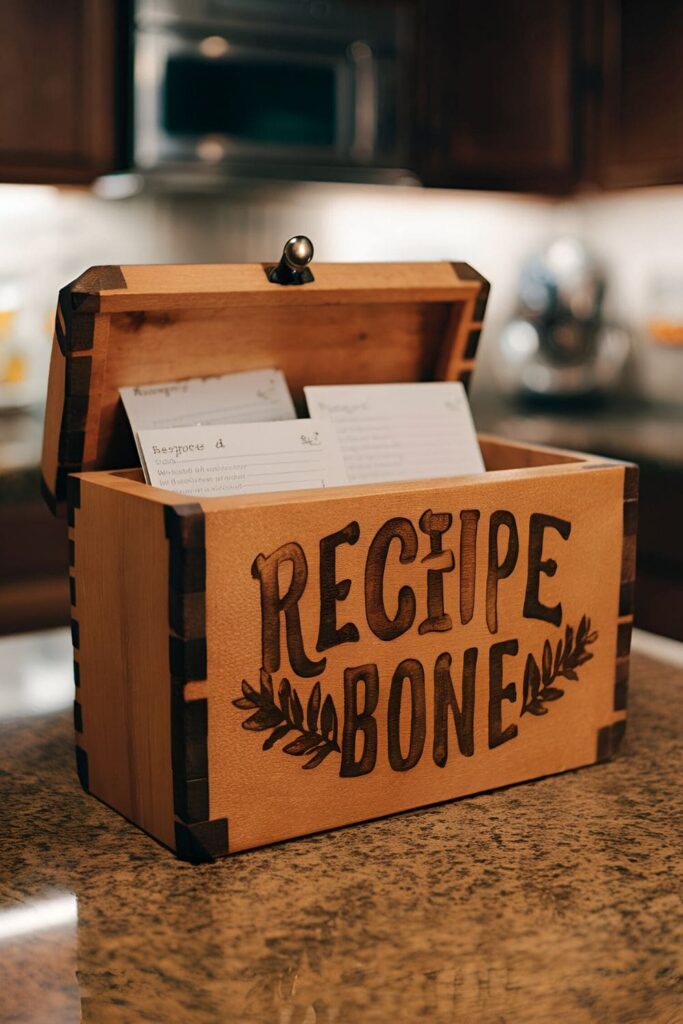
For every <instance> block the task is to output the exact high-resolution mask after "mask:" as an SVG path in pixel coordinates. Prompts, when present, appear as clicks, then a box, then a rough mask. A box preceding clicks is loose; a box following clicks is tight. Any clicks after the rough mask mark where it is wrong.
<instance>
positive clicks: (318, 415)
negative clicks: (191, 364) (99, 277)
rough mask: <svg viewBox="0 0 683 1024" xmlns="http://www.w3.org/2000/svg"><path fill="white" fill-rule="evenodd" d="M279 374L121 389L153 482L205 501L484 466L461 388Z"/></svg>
mask: <svg viewBox="0 0 683 1024" xmlns="http://www.w3.org/2000/svg"><path fill="white" fill-rule="evenodd" d="M304 392H305V395H306V400H307V403H308V408H309V411H310V414H311V418H310V419H296V418H295V416H296V412H295V410H294V405H293V403H292V398H291V395H290V393H289V389H288V387H287V383H286V381H285V379H284V376H283V375H282V373H281V372H280V371H279V370H272V369H269V370H258V371H252V372H248V373H236V374H226V375H225V376H223V377H212V378H207V379H205V380H202V379H196V380H186V381H176V382H174V383H172V384H158V385H150V386H146V387H137V388H122V389H121V397H122V399H123V402H124V405H125V407H126V412H127V413H128V417H129V419H130V423H131V427H132V429H133V433H134V435H135V439H136V443H137V446H138V451H139V453H140V458H141V461H142V466H143V470H144V473H145V478H146V480H147V482H148V483H150V484H153V485H154V486H156V487H164V488H166V489H168V490H172V491H175V492H177V493H180V494H189V495H195V496H198V497H218V496H222V495H230V494H232V495H234V494H249V493H259V492H266V491H281V490H298V489H301V488H309V487H334V486H339V485H342V484H346V483H358V484H361V483H380V482H387V481H396V480H421V479H427V478H433V477H449V476H460V475H464V474H469V473H482V472H483V471H484V464H483V461H482V457H481V452H480V451H479V445H478V443H477V437H476V434H475V431H474V425H473V423H472V416H471V414H470V408H469V404H468V401H467V396H466V394H465V391H464V389H463V386H462V384H460V383H454V382H435V383H421V384H350V385H339V386H337V385H332V386H309V387H305V388H304Z"/></svg>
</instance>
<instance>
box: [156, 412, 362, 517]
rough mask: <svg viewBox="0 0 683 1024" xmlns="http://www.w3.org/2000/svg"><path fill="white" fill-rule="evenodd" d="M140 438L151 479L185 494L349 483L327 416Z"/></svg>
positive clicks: (214, 494) (169, 431)
mask: <svg viewBox="0 0 683 1024" xmlns="http://www.w3.org/2000/svg"><path fill="white" fill-rule="evenodd" d="M138 439H139V443H140V450H141V453H142V465H143V469H144V471H145V477H146V479H147V482H148V483H150V484H152V485H153V486H154V487H164V488H166V489H167V490H171V491H177V492H178V493H180V494H191V495H194V496H195V497H204V498H216V497H220V496H222V495H226V494H257V493H260V492H266V491H290V490H301V489H302V488H304V487H336V486H338V485H339V484H345V483H347V478H346V472H345V470H344V460H343V458H342V454H341V450H340V447H339V444H338V442H337V438H336V435H335V431H334V426H333V425H332V424H331V423H329V422H326V421H324V420H323V421H315V420H312V419H311V420H287V421H285V422H280V423H272V422H270V423H231V424H224V425H221V426H200V427H177V428H171V429H161V430H141V431H139V433H138Z"/></svg>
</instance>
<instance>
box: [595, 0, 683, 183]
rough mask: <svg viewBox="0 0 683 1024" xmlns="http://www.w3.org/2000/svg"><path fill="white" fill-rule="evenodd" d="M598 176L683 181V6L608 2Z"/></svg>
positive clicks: (666, 0)
mask: <svg viewBox="0 0 683 1024" xmlns="http://www.w3.org/2000/svg"><path fill="white" fill-rule="evenodd" d="M602 8H603V17H602V26H601V28H602V38H601V52H600V80H601V90H600V98H599V114H598V117H597V119H596V121H597V136H598V137H597V140H596V143H597V144H596V168H595V170H596V179H597V182H598V184H601V185H604V186H606V187H621V186H629V185H660V184H668V183H676V182H683V3H681V2H680V0H678V2H672V0H648V2H644V0H603V5H602Z"/></svg>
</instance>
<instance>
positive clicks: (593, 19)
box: [414, 0, 683, 193]
mask: <svg viewBox="0 0 683 1024" xmlns="http://www.w3.org/2000/svg"><path fill="white" fill-rule="evenodd" d="M418 10H419V33H418V62H417V74H416V79H417V84H416V102H417V118H416V127H415V133H414V141H415V156H414V165H415V169H416V171H417V173H418V174H419V176H420V178H421V180H422V181H423V182H424V183H425V184H426V185H436V186H444V187H449V186H450V187H464V188H495V189H515V190H521V191H535V192H546V193H567V192H571V191H573V190H574V189H575V188H577V187H581V186H595V185H597V186H601V187H605V188H613V187H624V186H631V185H657V184H664V183H675V182H683V61H681V59H680V55H681V52H683V4H680V3H673V2H671V0H650V2H648V3H644V2H643V0H553V2H552V3H547V2H544V0H525V2H524V4H512V3H509V0H507V2H506V0H481V2H479V3H476V4H464V3H462V2H460V0H455V2H453V0H421V2H420V3H419V6H418Z"/></svg>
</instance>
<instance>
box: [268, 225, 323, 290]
mask: <svg viewBox="0 0 683 1024" xmlns="http://www.w3.org/2000/svg"><path fill="white" fill-rule="evenodd" d="M312 259H313V242H312V241H311V240H310V238H307V237H306V235H294V236H293V237H292V238H290V239H288V241H286V242H285V244H284V248H283V250H282V256H281V258H280V262H279V263H278V265H277V266H276V267H273V268H272V270H270V272H269V273H268V279H269V280H270V281H272V282H273V284H306V283H307V282H308V281H313V280H314V278H313V274H312V273H311V271H310V270H309V269H308V265H309V263H310V262H311V260H312Z"/></svg>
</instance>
